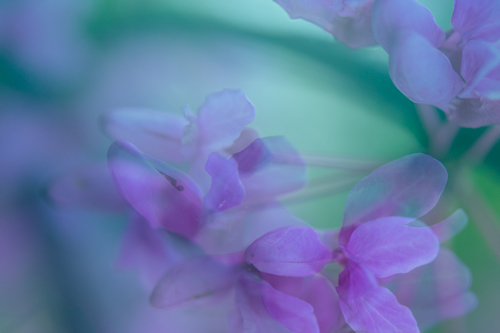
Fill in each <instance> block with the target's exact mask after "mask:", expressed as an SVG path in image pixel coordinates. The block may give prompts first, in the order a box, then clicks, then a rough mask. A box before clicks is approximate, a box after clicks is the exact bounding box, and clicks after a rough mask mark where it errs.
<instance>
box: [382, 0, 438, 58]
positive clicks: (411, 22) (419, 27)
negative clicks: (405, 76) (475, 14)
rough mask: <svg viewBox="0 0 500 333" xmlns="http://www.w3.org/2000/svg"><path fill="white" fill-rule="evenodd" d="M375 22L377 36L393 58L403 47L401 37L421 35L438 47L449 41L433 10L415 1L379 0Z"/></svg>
mask: <svg viewBox="0 0 500 333" xmlns="http://www.w3.org/2000/svg"><path fill="white" fill-rule="evenodd" d="M372 20H373V21H372V28H373V35H374V37H375V39H376V40H377V42H378V43H379V44H380V45H382V47H383V48H384V49H385V50H386V51H387V52H388V53H389V54H391V53H392V49H393V48H394V47H395V46H396V44H397V43H400V39H401V37H400V34H401V33H406V32H413V33H415V34H418V35H419V36H421V37H422V38H423V39H425V40H427V41H428V42H429V43H430V45H433V46H434V47H440V46H441V44H442V43H443V42H444V39H445V35H444V32H443V29H441V28H440V27H439V26H438V25H437V23H436V21H435V20H434V16H433V15H432V13H431V12H430V10H429V9H427V7H425V6H424V5H422V4H420V3H418V2H417V1H414V0H376V1H375V2H374V4H373V14H372Z"/></svg>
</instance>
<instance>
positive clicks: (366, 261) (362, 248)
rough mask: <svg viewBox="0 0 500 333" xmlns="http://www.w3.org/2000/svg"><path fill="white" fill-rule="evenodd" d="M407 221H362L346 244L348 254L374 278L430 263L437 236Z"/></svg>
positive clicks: (390, 218)
mask: <svg viewBox="0 0 500 333" xmlns="http://www.w3.org/2000/svg"><path fill="white" fill-rule="evenodd" d="M408 222H409V221H408V218H401V217H398V216H394V217H382V218H380V219H377V220H374V221H370V222H366V223H363V224H362V225H360V226H359V227H357V228H356V230H354V232H353V233H352V235H351V238H350V239H349V243H347V246H346V248H347V250H348V252H349V255H353V256H354V257H355V258H356V262H357V263H359V264H360V265H363V267H364V268H365V269H367V270H368V271H370V272H371V273H372V274H373V275H375V277H377V278H384V277H389V276H392V275H395V274H399V273H408V272H409V271H411V270H413V269H414V268H416V267H419V266H423V265H425V264H428V263H430V262H431V261H433V260H434V259H435V258H436V256H437V253H438V251H439V240H438V238H437V237H436V235H435V234H434V232H433V231H432V230H431V229H430V228H429V227H419V228H416V227H410V226H407V225H405V224H406V223H408Z"/></svg>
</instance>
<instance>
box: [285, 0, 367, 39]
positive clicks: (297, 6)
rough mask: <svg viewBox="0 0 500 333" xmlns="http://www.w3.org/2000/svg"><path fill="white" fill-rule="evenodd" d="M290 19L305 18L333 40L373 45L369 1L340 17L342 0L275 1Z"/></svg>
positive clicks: (342, 7)
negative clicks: (314, 0)
mask: <svg viewBox="0 0 500 333" xmlns="http://www.w3.org/2000/svg"><path fill="white" fill-rule="evenodd" d="M275 2H277V3H278V4H279V5H280V6H281V7H283V8H284V9H285V10H286V11H287V13H288V15H290V18H291V19H299V18H300V19H304V20H306V21H309V22H311V23H313V24H316V25H317V26H319V27H321V28H323V29H324V30H326V31H327V32H328V33H329V34H331V35H332V36H333V37H335V39H337V40H338V41H340V42H341V43H343V44H345V45H347V46H349V47H351V48H359V47H363V46H369V45H375V44H377V42H376V41H375V39H374V38H373V34H372V27H371V11H372V1H363V2H362V3H361V4H359V5H358V6H355V7H352V8H349V9H350V10H349V11H350V15H349V16H341V15H340V14H341V10H342V9H344V6H343V4H342V1H335V2H332V3H331V5H330V6H329V7H319V6H313V5H307V4H305V3H304V1H301V0H275Z"/></svg>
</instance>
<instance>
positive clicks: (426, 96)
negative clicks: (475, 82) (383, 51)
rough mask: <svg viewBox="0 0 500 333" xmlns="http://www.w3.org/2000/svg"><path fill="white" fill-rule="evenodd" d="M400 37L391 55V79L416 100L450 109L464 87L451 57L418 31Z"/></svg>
mask: <svg viewBox="0 0 500 333" xmlns="http://www.w3.org/2000/svg"><path fill="white" fill-rule="evenodd" d="M399 36H400V38H399V39H398V40H397V42H396V43H395V45H394V46H393V47H392V49H391V52H390V58H389V74H390V76H391V79H392V82H394V84H395V85H396V87H397V88H398V89H399V90H400V91H401V92H402V93H403V94H405V95H406V96H407V97H408V98H409V99H411V100H412V101H413V102H415V103H421V104H432V105H435V106H437V107H439V108H441V109H443V110H445V111H446V110H448V104H449V103H450V101H451V100H452V99H453V98H455V97H456V96H457V94H458V93H459V92H460V91H461V90H462V88H463V81H462V79H461V78H460V76H459V75H458V74H457V73H456V72H455V71H454V70H453V67H452V66H451V63H450V60H449V59H448V58H447V57H446V56H445V55H444V53H442V52H441V51H439V50H438V49H437V48H436V47H435V46H433V45H432V44H431V43H430V42H429V41H428V40H427V39H425V38H424V37H422V36H421V35H419V34H417V33H414V32H407V33H402V34H400V35H399Z"/></svg>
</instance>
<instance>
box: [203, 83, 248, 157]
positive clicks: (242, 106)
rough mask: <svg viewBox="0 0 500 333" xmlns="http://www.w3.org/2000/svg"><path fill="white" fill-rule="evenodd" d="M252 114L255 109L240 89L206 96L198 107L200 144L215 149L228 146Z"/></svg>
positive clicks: (226, 90)
mask: <svg viewBox="0 0 500 333" xmlns="http://www.w3.org/2000/svg"><path fill="white" fill-rule="evenodd" d="M254 117H255V108H254V106H253V105H252V103H250V101H249V100H248V99H247V97H246V96H245V93H244V92H243V91H242V90H240V89H224V90H222V91H219V92H216V93H213V94H210V95H208V96H207V98H206V100H205V103H204V104H203V105H202V106H201V107H200V109H199V110H198V127H199V130H200V135H201V144H203V145H204V146H205V147H206V148H205V149H208V150H209V152H214V151H217V150H221V149H224V148H228V147H230V146H231V145H232V144H233V142H234V141H235V140H236V139H237V138H238V137H239V136H240V134H241V131H242V130H243V129H244V128H245V127H246V126H247V125H249V124H250V123H251V122H252V121H253V119H254Z"/></svg>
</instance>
